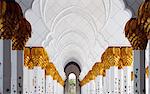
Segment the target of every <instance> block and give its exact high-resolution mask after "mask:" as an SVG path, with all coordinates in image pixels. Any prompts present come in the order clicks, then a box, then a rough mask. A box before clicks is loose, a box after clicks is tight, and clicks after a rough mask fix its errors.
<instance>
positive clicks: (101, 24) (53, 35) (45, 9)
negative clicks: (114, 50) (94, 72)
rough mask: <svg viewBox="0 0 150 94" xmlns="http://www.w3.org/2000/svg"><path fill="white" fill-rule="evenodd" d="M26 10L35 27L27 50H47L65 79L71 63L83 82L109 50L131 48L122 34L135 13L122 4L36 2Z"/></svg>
mask: <svg viewBox="0 0 150 94" xmlns="http://www.w3.org/2000/svg"><path fill="white" fill-rule="evenodd" d="M25 1H26V0H24V1H21V2H19V3H20V5H21V6H23V5H24V4H23V3H24V2H25ZM27 1H29V0H27ZM126 1H128V0H126ZM138 2H140V1H139V0H138ZM126 4H127V3H126ZM30 7H31V6H30ZM23 8H24V9H23V10H26V9H28V10H27V11H25V17H26V18H27V19H28V21H29V22H30V23H31V25H32V38H31V39H30V40H29V42H28V43H27V46H44V47H45V48H46V50H47V52H48V54H49V57H50V58H51V60H52V62H53V63H54V64H55V65H56V67H57V68H58V71H59V73H60V75H61V76H62V77H64V79H65V73H64V71H62V70H64V66H65V65H66V63H67V62H68V61H75V62H77V63H78V64H79V65H80V67H81V74H80V79H83V77H84V76H85V75H86V74H87V72H88V71H89V70H90V69H91V68H92V66H93V65H94V63H96V62H97V61H100V58H101V55H102V53H103V52H104V51H105V49H106V48H107V47H108V46H130V44H129V42H128V40H127V39H126V38H125V36H124V32H123V31H124V26H125V23H126V22H127V21H128V20H129V19H130V18H131V16H132V13H131V12H130V11H129V10H128V9H127V8H125V5H124V2H123V0H115V1H114V0H34V1H33V3H32V7H31V8H26V7H23Z"/></svg>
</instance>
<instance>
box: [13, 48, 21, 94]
mask: <svg viewBox="0 0 150 94" xmlns="http://www.w3.org/2000/svg"><path fill="white" fill-rule="evenodd" d="M23 66H24V53H23V50H11V74H13V75H11V94H22V93H23Z"/></svg>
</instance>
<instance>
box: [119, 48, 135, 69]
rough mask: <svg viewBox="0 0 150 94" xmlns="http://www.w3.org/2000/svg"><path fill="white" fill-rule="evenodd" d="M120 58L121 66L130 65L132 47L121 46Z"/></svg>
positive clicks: (131, 61)
mask: <svg viewBox="0 0 150 94" xmlns="http://www.w3.org/2000/svg"><path fill="white" fill-rule="evenodd" d="M121 59H122V61H123V66H131V65H132V63H133V55H132V48H130V47H122V48H121Z"/></svg>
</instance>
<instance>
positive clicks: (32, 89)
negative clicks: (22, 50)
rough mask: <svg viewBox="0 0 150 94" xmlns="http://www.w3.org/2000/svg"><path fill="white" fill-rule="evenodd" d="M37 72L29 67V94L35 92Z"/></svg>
mask: <svg viewBox="0 0 150 94" xmlns="http://www.w3.org/2000/svg"><path fill="white" fill-rule="evenodd" d="M34 77H35V73H34V69H29V72H28V79H29V83H28V87H29V94H35V93H34V92H35V79H34Z"/></svg>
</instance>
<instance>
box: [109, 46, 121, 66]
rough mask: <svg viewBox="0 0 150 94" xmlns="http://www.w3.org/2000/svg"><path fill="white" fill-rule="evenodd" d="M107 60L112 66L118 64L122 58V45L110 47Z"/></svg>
mask: <svg viewBox="0 0 150 94" xmlns="http://www.w3.org/2000/svg"><path fill="white" fill-rule="evenodd" d="M106 51H107V53H108V55H107V61H108V62H109V64H110V66H118V62H119V60H120V47H109V48H108V49H107V50H106Z"/></svg>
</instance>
